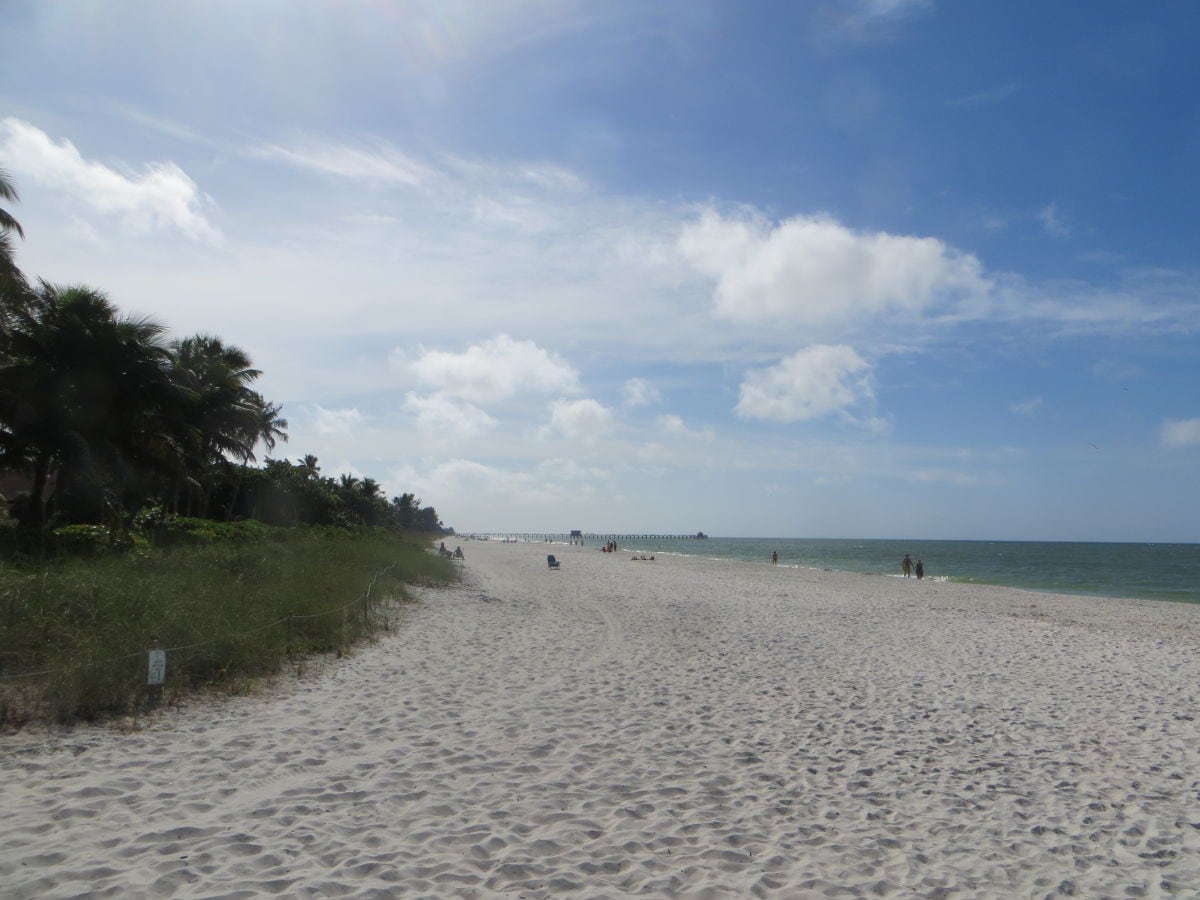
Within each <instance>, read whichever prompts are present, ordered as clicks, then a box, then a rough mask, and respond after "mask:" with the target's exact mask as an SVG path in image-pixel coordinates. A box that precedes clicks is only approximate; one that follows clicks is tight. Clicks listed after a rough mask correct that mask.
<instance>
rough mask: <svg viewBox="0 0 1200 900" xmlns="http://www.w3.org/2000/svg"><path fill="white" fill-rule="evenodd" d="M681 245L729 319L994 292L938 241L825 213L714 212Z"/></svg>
mask: <svg viewBox="0 0 1200 900" xmlns="http://www.w3.org/2000/svg"><path fill="white" fill-rule="evenodd" d="M679 247H680V250H681V252H682V253H683V255H684V257H685V258H686V259H687V260H688V261H689V262H690V263H691V264H692V265H693V266H694V267H695V268H696V269H697V270H698V271H700V272H702V273H704V274H706V275H708V276H709V277H710V278H712V279H713V280H714V281H715V282H716V291H715V295H714V298H713V299H714V302H715V305H716V311H717V313H718V314H719V315H721V316H723V317H725V318H728V319H745V320H749V321H761V320H773V319H779V320H788V321H791V320H802V321H804V322H806V323H822V322H838V321H849V320H852V319H853V318H854V317H857V316H861V315H878V314H882V313H887V312H892V311H899V312H906V313H916V312H919V311H921V310H924V309H925V308H927V307H930V306H932V305H933V304H935V303H938V302H940V301H944V300H953V299H956V298H965V297H971V296H977V295H981V294H984V293H986V292H987V290H988V283H987V281H986V280H985V279H984V277H983V275H982V273H981V266H980V264H979V262H978V260H976V259H975V257H973V256H971V255H968V254H962V253H958V252H956V251H954V250H953V249H952V248H950V247H948V246H947V245H946V244H944V243H943V242H942V241H940V240H937V239H936V238H929V237H925V238H921V237H907V236H902V235H892V234H887V233H885V232H877V233H874V234H864V233H859V232H855V231H852V230H851V229H849V228H847V227H846V226H844V225H842V224H841V223H839V222H837V221H836V220H834V219H833V218H831V217H829V216H825V215H814V216H797V217H795V218H791V219H787V220H785V221H783V222H781V223H779V224H777V225H772V224H771V223H769V222H767V221H766V220H764V219H762V218H761V217H759V216H757V215H754V214H745V215H742V216H740V217H727V216H722V215H721V214H719V213H717V212H715V211H713V210H708V211H706V212H705V213H704V214H703V215H702V216H701V217H700V220H699V221H698V222H695V223H693V224H690V225H688V226H687V227H685V228H684V230H683V233H682V235H681V237H680V240H679Z"/></svg>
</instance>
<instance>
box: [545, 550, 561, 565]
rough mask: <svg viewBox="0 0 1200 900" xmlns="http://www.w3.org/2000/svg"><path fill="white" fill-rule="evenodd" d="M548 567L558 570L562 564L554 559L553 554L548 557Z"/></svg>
mask: <svg viewBox="0 0 1200 900" xmlns="http://www.w3.org/2000/svg"><path fill="white" fill-rule="evenodd" d="M546 565H547V566H549V567H550V568H551V569H557V568H558V567H559V565H560V564H559V561H558V560H557V559H555V558H554V554H553V553H551V554H550V555H549V556H547V557H546Z"/></svg>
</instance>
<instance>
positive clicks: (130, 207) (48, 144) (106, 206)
mask: <svg viewBox="0 0 1200 900" xmlns="http://www.w3.org/2000/svg"><path fill="white" fill-rule="evenodd" d="M0 159H3V160H4V161H5V164H6V165H7V167H8V168H9V169H10V170H11V172H13V173H14V174H16V175H17V176H19V177H21V178H28V179H29V180H31V181H33V182H34V183H36V184H40V185H44V186H46V187H48V188H52V189H55V190H59V191H62V192H64V193H66V194H69V195H70V198H71V203H72V204H73V205H74V206H76V207H77V208H80V209H90V210H92V211H93V212H95V213H98V214H100V215H102V216H110V217H112V218H115V219H117V220H119V221H121V222H122V223H123V224H124V225H125V226H126V227H127V228H130V229H131V230H134V231H138V232H145V231H152V230H155V229H158V228H164V227H166V228H174V229H177V230H178V231H181V232H183V234H185V235H187V236H188V237H189V238H194V239H197V240H204V241H209V242H216V241H219V240H220V239H221V235H220V232H219V231H218V230H217V229H216V228H215V227H213V226H212V225H211V224H210V223H209V221H208V219H207V218H206V217H205V215H204V213H203V208H204V207H205V206H206V205H208V204H210V203H211V200H209V199H208V198H207V197H205V196H203V195H202V194H201V193H200V191H199V189H198V188H197V187H196V183H195V182H194V181H192V179H191V178H189V177H188V175H187V173H186V172H184V171H183V170H182V169H181V168H179V166H177V165H175V164H174V163H171V162H166V163H150V164H148V165H147V166H145V168H144V170H143V171H142V172H141V173H140V174H133V173H129V174H126V173H122V172H118V171H117V170H116V169H113V168H110V167H109V166H106V165H104V164H102V163H98V162H91V161H89V160H86V159H84V157H83V155H82V154H81V153H80V152H79V151H78V150H77V149H76V148H75V145H74V144H72V143H71V142H70V141H66V140H64V141H62V142H61V143H55V142H54V141H53V140H51V139H50V137H49V136H48V135H47V134H46V133H45V132H43V131H41V130H40V129H38V128H36V127H34V126H33V125H30V124H29V123H28V122H23V121H21V120H20V119H14V118H7V119H3V120H0Z"/></svg>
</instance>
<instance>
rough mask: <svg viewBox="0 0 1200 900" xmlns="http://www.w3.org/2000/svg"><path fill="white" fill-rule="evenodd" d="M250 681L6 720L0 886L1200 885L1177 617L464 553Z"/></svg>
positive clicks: (909, 888) (59, 890) (1039, 892)
mask: <svg viewBox="0 0 1200 900" xmlns="http://www.w3.org/2000/svg"><path fill="white" fill-rule="evenodd" d="M465 549H466V550H467V557H468V558H467V562H466V564H465V582H464V584H463V586H461V587H456V588H452V589H443V590H429V591H425V592H423V593H422V602H421V603H420V604H419V605H416V606H413V607H410V608H407V609H406V610H405V612H404V613H403V614H402V624H401V627H400V629H399V631H398V632H397V633H395V634H393V635H390V636H388V637H387V638H386V639H384V640H382V641H380V642H379V643H377V644H374V645H372V646H369V647H366V648H364V649H362V650H361V651H359V652H358V653H356V654H355V655H353V656H352V657H350V658H347V659H344V660H341V661H337V662H331V663H330V664H329V665H328V666H326V667H325V668H324V671H323V672H321V673H319V674H314V675H309V676H307V677H304V678H301V679H294V678H288V679H284V680H282V681H281V682H280V683H279V684H278V685H276V686H274V687H272V688H270V689H266V690H263V691H262V692H260V693H259V694H258V695H256V696H251V697H244V698H232V699H228V700H225V701H220V702H215V701H203V702H200V701H197V702H194V703H190V704H188V705H187V706H186V707H185V708H183V709H182V710H179V711H170V712H167V713H164V714H162V715H160V716H158V717H156V718H155V719H154V720H153V721H148V722H146V723H144V724H143V726H142V727H141V728H140V730H137V731H134V732H132V733H121V731H119V730H117V729H115V728H113V727H111V726H110V727H100V728H86V727H85V728H76V729H71V730H66V731H57V730H54V731H46V730H43V731H36V730H27V731H25V732H23V733H20V734H17V735H7V736H3V737H0V769H2V777H3V783H2V786H0V809H2V810H3V811H4V819H3V822H2V823H0V896H3V897H6V898H8V897H29V898H33V897H37V898H43V897H74V896H79V895H82V894H88V893H93V894H95V895H109V896H118V897H167V896H173V897H217V896H221V897H257V896H272V895H276V896H298V897H334V896H354V897H372V896H373V897H391V896H414V897H439V898H441V897H504V896H512V897H531V898H532V897H552V896H554V897H556V896H573V897H622V896H629V895H647V896H660V897H756V896H777V897H913V896H920V897H1048V896H1079V897H1102V896H1110V897H1130V896H1180V897H1185V896H1196V890H1197V888H1196V886H1197V885H1200V765H1198V763H1200V740H1198V738H1200V734H1198V727H1197V721H1196V718H1195V717H1196V716H1200V712H1198V711H1197V695H1198V694H1200V654H1198V650H1200V607H1195V606H1188V605H1182V604H1179V605H1174V604H1161V603H1148V602H1144V603H1132V602H1119V601H1105V600H1094V599H1084V598H1070V597H1061V596H1051V595H1040V594H1031V593H1022V592H1017V591H1008V590H1003V589H997V588H982V587H967V586H962V585H952V584H943V583H930V582H928V581H926V582H917V581H915V580H911V579H910V580H904V579H899V578H891V577H884V576H857V575H841V574H836V573H829V572H809V571H804V570H796V569H784V568H773V567H770V566H768V565H747V564H742V563H729V562H717V561H706V560H697V559H681V558H678V557H660V558H659V559H657V560H655V561H654V562H640V561H639V562H632V561H630V560H629V559H628V557H627V556H623V555H621V554H614V555H608V554H601V553H599V552H597V551H595V550H593V549H592V548H588V549H581V548H576V547H555V548H553V549H554V550H555V551H556V552H557V554H558V555H559V557H560V558H562V559H563V568H562V570H561V571H555V572H551V571H549V570H547V568H546V565H545V553H546V550H547V548H546V547H545V546H544V545H539V544H481V543H471V544H467V545H466V547H465Z"/></svg>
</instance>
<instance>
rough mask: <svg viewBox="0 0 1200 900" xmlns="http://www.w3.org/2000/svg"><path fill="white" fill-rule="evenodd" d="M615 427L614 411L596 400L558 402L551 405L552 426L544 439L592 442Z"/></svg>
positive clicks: (547, 427) (547, 428) (545, 429)
mask: <svg viewBox="0 0 1200 900" xmlns="http://www.w3.org/2000/svg"><path fill="white" fill-rule="evenodd" d="M612 427H613V415H612V410H610V409H609V408H608V407H606V406H604V405H603V404H601V403H599V402H598V401H596V400H592V399H584V400H556V401H554V402H553V403H551V404H550V424H549V425H548V426H546V428H544V429H543V430H542V434H543V436H544V437H549V436H551V435H555V434H557V435H561V436H562V437H564V438H567V439H569V440H591V439H593V438H596V437H598V436H599V435H601V434H604V433H605V432H607V431H610V430H611V429H612Z"/></svg>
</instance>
